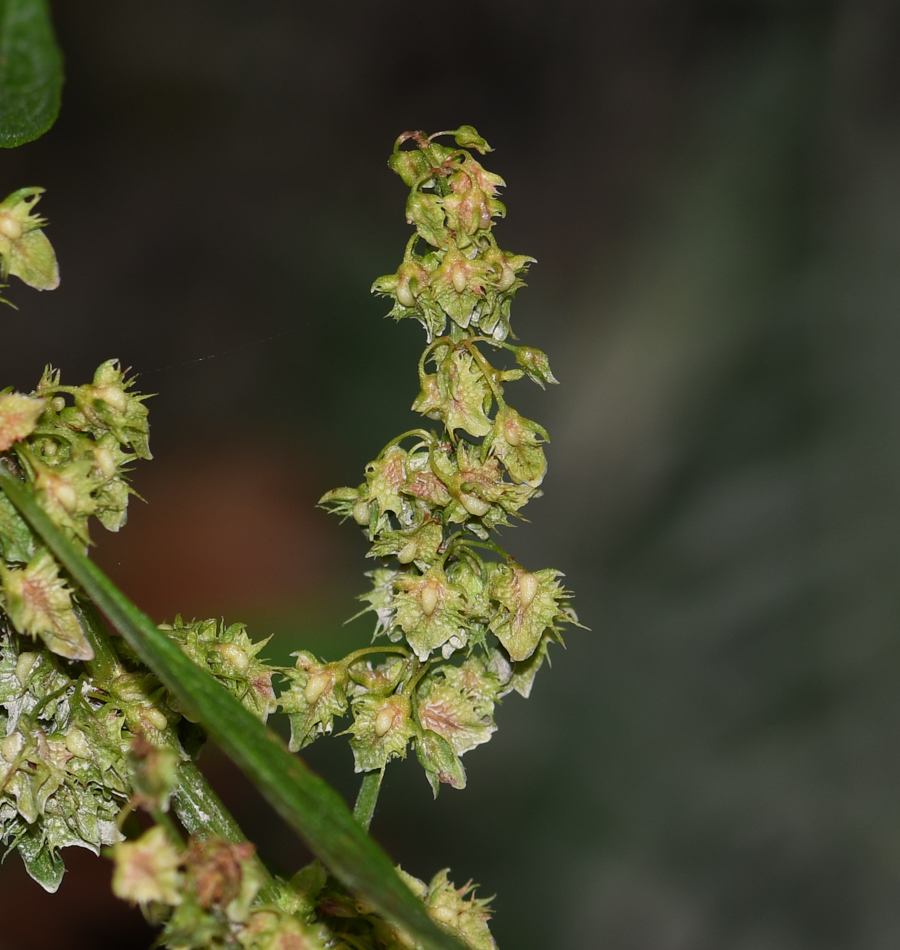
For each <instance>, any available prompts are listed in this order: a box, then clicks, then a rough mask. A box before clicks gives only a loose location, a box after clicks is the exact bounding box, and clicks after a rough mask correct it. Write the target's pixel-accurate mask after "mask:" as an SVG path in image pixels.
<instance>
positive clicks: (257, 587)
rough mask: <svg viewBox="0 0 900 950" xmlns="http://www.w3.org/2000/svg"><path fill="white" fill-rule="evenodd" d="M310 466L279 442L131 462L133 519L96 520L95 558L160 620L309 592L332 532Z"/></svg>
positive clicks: (321, 572) (327, 560)
mask: <svg viewBox="0 0 900 950" xmlns="http://www.w3.org/2000/svg"><path fill="white" fill-rule="evenodd" d="M308 474H309V473H308V466H307V467H306V469H304V468H303V466H302V465H301V463H300V461H299V460H297V459H295V458H290V457H288V456H286V455H284V454H282V453H279V452H278V451H277V450H276V449H266V448H265V447H264V446H263V447H254V451H253V453H252V455H244V456H241V455H235V454H234V451H233V449H232V448H231V447H230V446H227V445H212V446H207V447H204V449H203V450H202V451H198V450H197V449H195V448H189V449H186V450H177V451H174V450H173V451H171V452H170V453H169V454H168V456H166V457H161V458H157V459H155V460H154V461H152V462H149V463H147V462H143V463H139V464H138V465H136V467H135V471H134V480H133V485H134V487H135V489H136V490H137V491H138V492H139V493H140V494H141V496H142V497H143V498H144V499H145V500H146V504H144V503H143V502H141V501H139V500H138V499H132V501H131V504H130V506H129V514H128V524H127V526H126V527H125V528H124V529H123V530H122V531H120V532H119V533H118V534H114V535H110V534H108V533H106V532H104V531H102V529H98V528H96V527H95V529H94V532H93V536H94V540H95V541H96V542H97V547H96V548H95V549H94V553H93V557H94V558H95V559H96V561H97V563H98V564H100V566H101V567H102V568H103V569H104V570H105V571H107V572H108V573H109V575H110V576H111V577H112V579H113V580H114V581H115V582H116V583H117V584H118V585H119V586H120V587H121V588H122V589H123V590H124V591H125V592H126V593H127V594H128V595H129V597H131V598H132V600H134V601H135V602H136V603H137V604H138V605H139V606H140V607H141V608H142V609H144V610H146V611H147V613H149V614H150V615H151V616H152V617H153V618H154V619H157V620H160V621H161V620H164V619H171V618H172V617H173V616H174V615H175V614H176V613H180V614H182V615H183V616H184V617H185V618H187V619H189V618H193V617H216V616H222V615H224V614H232V613H240V612H241V611H244V612H248V613H249V612H252V611H258V610H260V609H272V608H273V607H282V606H285V605H290V604H292V603H297V602H299V601H302V600H305V599H309V598H310V597H311V596H312V595H313V594H314V592H315V591H316V589H317V588H319V587H320V586H321V584H322V582H323V580H324V579H325V577H326V576H327V573H328V570H329V566H330V564H331V557H332V550H333V548H332V546H333V543H334V542H333V541H332V540H330V539H331V538H333V537H334V534H333V532H329V531H328V530H327V529H326V526H325V523H324V519H323V518H319V517H317V513H316V510H315V502H316V500H317V499H318V497H319V495H320V494H321V491H320V490H318V488H316V487H311V483H312V482H314V481H316V480H315V479H310V478H308Z"/></svg>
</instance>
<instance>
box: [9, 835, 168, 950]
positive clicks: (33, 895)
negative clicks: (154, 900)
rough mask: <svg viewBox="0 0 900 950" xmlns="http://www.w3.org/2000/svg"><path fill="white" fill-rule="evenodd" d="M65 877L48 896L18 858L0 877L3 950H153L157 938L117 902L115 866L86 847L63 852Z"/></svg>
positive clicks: (139, 916)
mask: <svg viewBox="0 0 900 950" xmlns="http://www.w3.org/2000/svg"><path fill="white" fill-rule="evenodd" d="M63 856H64V858H65V862H66V874H65V877H63V881H62V884H61V885H60V887H59V890H58V891H57V892H56V893H55V894H48V893H47V892H46V891H45V890H43V888H42V887H41V886H40V885H39V884H36V883H35V882H34V881H32V880H31V878H30V877H28V875H27V874H26V873H25V867H24V865H23V864H22V861H21V859H20V858H19V856H18V854H14V855H11V856H10V857H9V858H8V859H7V861H6V863H5V864H4V866H3V870H2V872H0V919H2V921H3V926H2V937H0V942H2V946H3V948H4V950H6V948H9V950H60V948H62V947H66V948H77V947H91V948H92V950H107V948H108V950H113V948H116V950H119V948H122V947H129V948H131V950H140V948H141V947H149V946H150V944H151V943H152V942H153V940H154V938H155V936H156V933H155V931H154V930H153V929H151V928H150V927H149V926H148V925H147V923H146V922H145V920H144V918H143V915H142V914H141V912H140V911H139V910H138V909H137V908H134V907H129V905H128V904H126V903H125V902H124V901H120V900H117V899H116V898H115V897H113V893H112V890H111V886H110V880H111V878H112V863H111V862H109V861H107V860H106V859H105V858H98V857H96V856H95V855H93V854H91V852H90V851H86V850H85V849H84V848H66V849H65V851H63Z"/></svg>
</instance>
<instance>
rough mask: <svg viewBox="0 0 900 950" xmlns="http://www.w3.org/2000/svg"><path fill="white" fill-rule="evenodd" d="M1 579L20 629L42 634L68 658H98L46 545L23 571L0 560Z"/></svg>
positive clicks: (5, 599) (10, 611)
mask: <svg viewBox="0 0 900 950" xmlns="http://www.w3.org/2000/svg"><path fill="white" fill-rule="evenodd" d="M0 580H2V582H3V591H2V596H3V602H4V607H5V609H6V612H7V614H8V615H9V618H10V620H11V621H12V622H13V624H14V625H15V627H16V630H18V631H19V632H20V633H27V634H28V635H29V636H32V637H40V638H41V639H42V640H43V641H44V643H45V644H46V646H47V649H49V650H50V651H51V652H53V653H56V654H57V655H58V656H62V657H65V658H66V659H67V660H91V659H93V658H94V651H93V649H92V648H91V645H90V644H89V643H88V641H87V639H86V638H85V636H84V633H83V631H82V629H81V625H80V624H79V622H78V618H77V616H76V615H75V611H74V610H73V609H72V595H71V592H70V591H69V588H68V587H67V586H66V583H65V581H64V580H63V579H62V578H61V577H60V576H59V568H58V567H57V564H56V561H55V560H54V559H53V556H52V555H51V554H50V552H49V551H47V550H46V549H45V548H42V549H41V550H40V551H38V553H37V554H36V555H35V556H34V557H33V558H32V559H31V560H30V561H29V562H28V564H27V565H26V566H25V568H24V569H22V570H19V569H16V568H8V567H6V565H5V564H3V563H2V562H0Z"/></svg>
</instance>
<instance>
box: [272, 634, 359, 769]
mask: <svg viewBox="0 0 900 950" xmlns="http://www.w3.org/2000/svg"><path fill="white" fill-rule="evenodd" d="M293 655H294V656H296V657H297V663H296V666H295V668H294V669H292V670H291V669H286V670H282V671H281V672H282V676H284V677H285V678H286V679H287V681H288V683H289V684H290V685H289V687H288V688H287V689H286V690H283V691H282V693H281V695H280V696H279V697H278V705H279V706H280V707H281V709H282V710H283V711H284V712H285V713H287V715H288V718H289V719H290V721H291V742H290V748H291V751H292V752H296V751H298V750H299V749H303V748H305V747H306V746H308V745H309V744H310V743H311V742H312V741H313V740H315V739H316V738H318V737H319V736H321V735H330V734H331V730H332V729H333V728H334V718H335V716H343V715H344V714H345V713H346V712H347V704H348V700H347V680H348V675H347V669H346V667H345V666H344V665H343V664H341V663H324V662H322V661H321V660H318V659H317V658H316V657H314V656H313V655H312V653H308V652H306V651H305V650H301V651H300V652H298V653H295V654H293Z"/></svg>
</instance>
